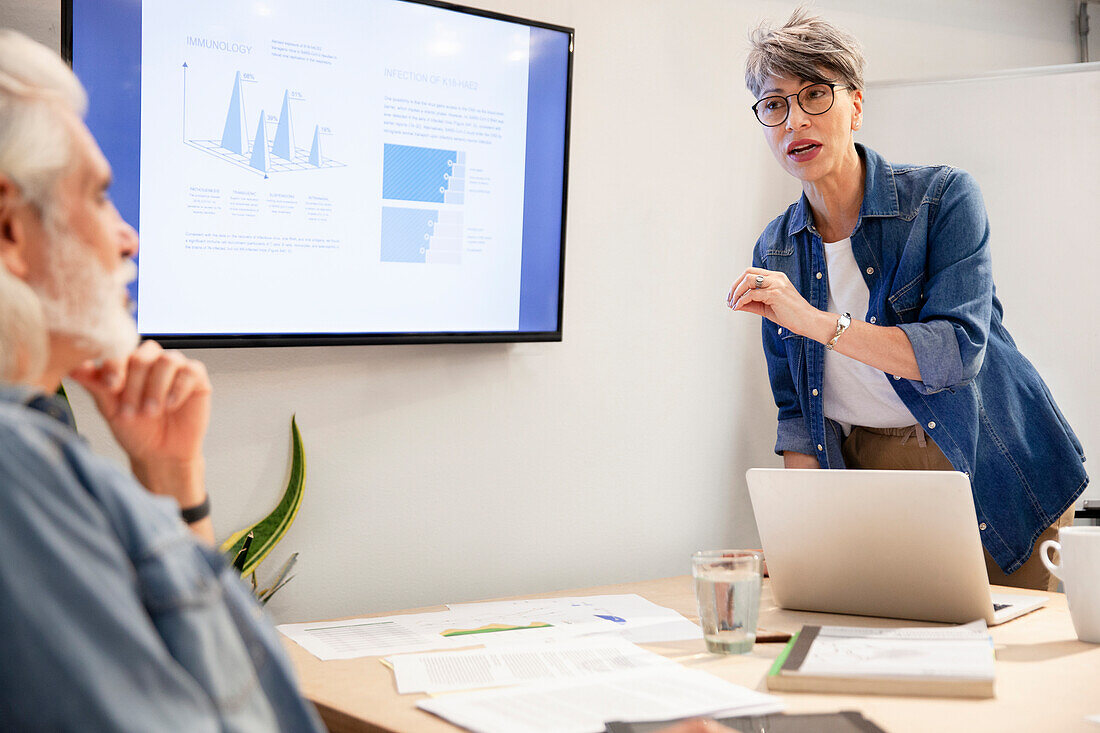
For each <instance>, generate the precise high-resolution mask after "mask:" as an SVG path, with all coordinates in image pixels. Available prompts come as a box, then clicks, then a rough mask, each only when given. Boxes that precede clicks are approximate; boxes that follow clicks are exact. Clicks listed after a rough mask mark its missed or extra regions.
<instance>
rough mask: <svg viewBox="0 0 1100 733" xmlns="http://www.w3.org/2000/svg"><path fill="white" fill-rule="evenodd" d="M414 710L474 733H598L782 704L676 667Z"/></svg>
mask: <svg viewBox="0 0 1100 733" xmlns="http://www.w3.org/2000/svg"><path fill="white" fill-rule="evenodd" d="M417 706H418V707H420V708H421V709H423V710H427V711H428V712H430V713H434V714H435V715H438V716H439V717H441V718H444V719H446V720H449V721H450V722H452V723H454V724H456V725H460V726H462V727H464V728H468V729H469V730H472V731H475V732H476V733H551V732H552V733H602V732H603V731H604V728H605V726H604V724H605V723H606V722H607V721H610V720H623V721H639V720H668V719H671V718H682V717H690V716H696V715H766V714H768V713H774V712H779V711H780V710H782V709H783V701H782V700H781V699H780V698H778V697H775V696H773V695H766V694H764V693H762V692H756V691H755V690H750V689H748V688H745V687H740V686H738V685H735V684H732V683H730V682H726V681H725V680H722V679H719V678H718V677H715V676H714V675H711V674H707V673H706V672H700V671H699V670H691V669H686V668H684V667H682V666H680V665H678V664H671V665H659V666H654V667H647V668H645V669H641V670H632V671H628V672H619V673H615V674H609V675H603V676H600V677H596V678H588V679H585V680H578V681H567V682H549V683H536V684H530V685H523V686H521V687H514V688H506V689H503V690H487V691H483V692H467V693H459V694H454V695H444V696H442V697H438V698H429V699H425V700H421V701H419V702H418V703H417Z"/></svg>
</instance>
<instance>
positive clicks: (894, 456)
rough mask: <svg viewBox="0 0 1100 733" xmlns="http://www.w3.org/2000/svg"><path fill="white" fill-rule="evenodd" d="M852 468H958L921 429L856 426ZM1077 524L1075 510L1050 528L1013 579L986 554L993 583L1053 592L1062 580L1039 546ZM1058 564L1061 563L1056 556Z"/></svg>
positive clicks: (847, 457)
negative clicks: (1059, 579)
mask: <svg viewBox="0 0 1100 733" xmlns="http://www.w3.org/2000/svg"><path fill="white" fill-rule="evenodd" d="M842 452H843V454H844V463H845V464H846V465H847V466H848V468H865V469H895V470H898V469H901V470H910V471H953V470H954V467H953V466H952V465H951V462H950V461H949V460H947V457H946V456H944V454H943V453H942V452H941V451H940V449H939V448H938V447H937V446H936V444H935V443H934V442H933V441H932V440H931V439H930V438H928V436H927V435H926V434H925V432H924V430H922V429H921V427H920V426H919V425H913V426H910V427H908V428H865V427H860V426H856V427H853V428H852V432H851V433H850V434H849V435H848V437H847V438H845V440H844V444H843V446H842ZM1070 524H1073V507H1070V509H1069V511H1067V512H1066V513H1065V514H1063V515H1062V516H1061V517H1059V518H1058V520H1057V521H1056V522H1055V523H1054V524H1052V525H1051V526H1050V527H1048V528H1047V529H1046V530H1045V531H1044V532H1043V533H1042V534H1041V535H1039V539H1037V540H1036V541H1035V545H1034V547H1033V548H1032V552H1031V557H1029V558H1028V559H1027V562H1025V563H1024V564H1023V565H1021V566H1020V567H1019V568H1017V569H1016V572H1014V573H1012V574H1011V575H1006V574H1005V573H1004V571H1003V570H1001V568H1000V567H998V565H997V563H996V562H994V561H993V558H992V557H991V556H990V554H989V552H988V551H986V552H985V568H986V571H987V572H988V573H989V582H990V583H991V584H993V585H1007V586H1012V587H1015V588H1033V589H1035V590H1046V591H1053V590H1056V589H1057V587H1058V579H1057V578H1055V577H1054V576H1053V575H1051V573H1050V571H1049V570H1047V569H1046V566H1045V565H1043V563H1042V561H1041V560H1040V559H1039V545H1040V544H1042V542H1043V541H1044V540H1052V539H1057V538H1058V530H1059V529H1060V528H1062V527H1065V526H1067V525H1070ZM1053 561H1054V562H1058V556H1057V553H1054V560H1053Z"/></svg>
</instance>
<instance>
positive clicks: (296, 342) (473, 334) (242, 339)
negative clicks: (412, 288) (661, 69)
mask: <svg viewBox="0 0 1100 733" xmlns="http://www.w3.org/2000/svg"><path fill="white" fill-rule="evenodd" d="M395 1H396V2H407V3H413V4H416V5H431V6H434V7H437V8H442V9H444V10H453V11H455V12H459V13H466V14H468V15H478V16H481V17H484V18H492V19H494V20H503V21H508V22H511V23H519V24H522V25H528V26H533V27H536V28H545V29H547V30H552V31H559V32H561V33H566V34H568V35H569V61H568V67H567V70H566V78H565V145H564V149H563V151H562V191H561V195H562V204H561V249H560V251H559V254H558V263H559V264H558V328H557V330H556V331H525V332H520V331H437V332H387V333H373V332H364V333H338V334H337V333H282V334H190V335H180V334H155V333H148V334H142V337H143V338H147V339H152V340H154V341H158V342H160V343H161V344H164V345H165V346H171V347H173V348H189V349H206V348H247V347H258V346H362V345H369V344H461V343H502V342H504V343H527V342H540V341H561V340H562V330H563V323H562V319H563V317H564V310H565V231H566V209H567V208H568V202H569V139H570V134H571V119H572V108H573V39H574V36H575V33H576V30H575V29H574V28H570V27H567V26H561V25H554V24H552V23H544V22H542V21H537V20H531V19H530V18H521V17H519V16H515V15H507V14H504V13H496V12H493V11H490V10H482V9H480V8H471V7H468V6H465V5H457V4H455V3H449V2H442V1H441V0H395ZM61 56H62V58H64V59H65V62H66V63H68V64H69V67H70V68H71V67H72V64H73V0H61ZM135 228H136V227H135ZM139 234H140V232H139Z"/></svg>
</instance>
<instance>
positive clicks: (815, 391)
mask: <svg viewBox="0 0 1100 733" xmlns="http://www.w3.org/2000/svg"><path fill="white" fill-rule="evenodd" d="M814 397H817V390H816V389H815V390H814ZM818 450H820V449H818Z"/></svg>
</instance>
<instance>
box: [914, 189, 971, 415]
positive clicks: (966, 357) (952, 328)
mask: <svg viewBox="0 0 1100 733" xmlns="http://www.w3.org/2000/svg"><path fill="white" fill-rule="evenodd" d="M992 308H993V267H992V263H991V260H990V254H989V220H988V217H987V216H986V211H985V202H984V201H983V200H982V195H981V191H980V190H979V189H978V184H977V182H975V181H974V179H973V177H971V176H970V174H968V173H966V172H965V171H961V170H957V169H955V170H952V171H951V172H950V173H949V174H948V175H947V179H946V181H945V183H944V187H943V192H942V194H941V196H940V204H939V207H938V210H937V211H936V214H935V217H934V219H933V220H932V223H931V225H930V227H929V233H928V244H927V269H926V279H925V283H924V293H923V302H922V305H921V308H920V313H919V316H918V319H917V321H916V322H915V323H902V324H899V325H898V327H899V328H901V329H902V331H904V332H905V335H906V336H907V337H908V339H909V343H910V344H912V346H913V353H914V354H915V355H916V358H917V366H918V367H919V368H920V375H921V379H920V381H916V380H913V381H912V384H913V386H914V387H915V388H916V389H917V391H918V392H920V393H922V394H932V393H934V392H940V391H942V390H944V389H948V388H951V387H958V386H962V385H964V384H966V383H967V382H969V381H970V380H971V379H973V378H974V377H975V376H976V375H977V373H978V371H979V370H980V369H981V368H982V360H983V358H984V357H985V346H986V340H987V339H988V337H989V322H990V318H991V316H992Z"/></svg>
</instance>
